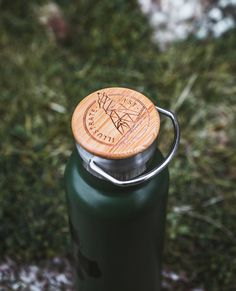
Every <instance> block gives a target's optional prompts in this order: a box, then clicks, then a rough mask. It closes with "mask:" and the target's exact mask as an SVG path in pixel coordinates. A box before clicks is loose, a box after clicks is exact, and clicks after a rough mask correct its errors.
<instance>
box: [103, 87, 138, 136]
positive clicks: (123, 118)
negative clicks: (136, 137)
mask: <svg viewBox="0 0 236 291" xmlns="http://www.w3.org/2000/svg"><path fill="white" fill-rule="evenodd" d="M97 94H98V104H99V108H102V109H103V110H104V111H105V113H106V114H107V115H108V116H109V117H110V119H111V121H112V123H113V124H114V126H115V127H116V129H117V130H118V131H119V132H120V133H121V134H122V135H124V134H125V133H126V132H127V131H129V130H130V129H131V128H132V127H133V125H134V124H135V122H136V121H137V119H138V117H139V116H140V115H141V113H142V111H143V110H144V108H142V109H141V110H139V111H138V112H137V110H132V109H130V108H127V107H126V106H124V105H123V104H120V103H116V102H115V101H114V100H112V99H111V98H110V97H108V95H107V94H106V93H100V92H99V93H97Z"/></svg>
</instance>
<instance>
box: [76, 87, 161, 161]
mask: <svg viewBox="0 0 236 291" xmlns="http://www.w3.org/2000/svg"><path fill="white" fill-rule="evenodd" d="M159 128H160V117H159V114H158V112H157V110H156V108H155V106H154V104H153V103H152V102H151V101H150V100H149V99H148V98H147V97H146V96H144V95H143V94H141V93H139V92H137V91H134V90H131V89H128V88H120V87H114V88H105V89H101V90H98V91H96V92H93V93H92V94H90V95H88V96H87V97H85V98H84V99H83V100H82V101H81V102H80V103H79V104H78V106H77V107H76V109H75V111H74V113H73V116H72V131H73V135H74V138H75V140H76V142H77V143H78V144H79V145H81V146H82V147H83V148H84V149H85V150H87V151H88V152H90V153H92V154H93V155H96V156H100V157H103V158H106V159H124V158H129V157H132V156H134V155H136V154H138V153H140V152H142V151H144V150H145V149H147V148H148V147H149V146H150V145H151V144H152V143H153V142H154V140H155V139H156V138H157V135H158V132H159Z"/></svg>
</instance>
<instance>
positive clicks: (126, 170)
mask: <svg viewBox="0 0 236 291" xmlns="http://www.w3.org/2000/svg"><path fill="white" fill-rule="evenodd" d="M76 147H77V150H78V153H79V155H80V157H81V158H82V160H83V165H84V167H85V169H86V170H87V171H88V172H90V173H91V174H92V175H94V176H96V177H99V176H98V174H97V173H95V172H94V171H93V170H92V169H91V168H90V167H89V161H90V160H91V159H92V158H94V157H95V160H96V163H97V164H98V165H99V166H100V167H101V168H102V169H103V170H104V171H106V172H107V173H108V174H110V175H111V176H113V177H114V178H116V179H119V180H122V181H125V180H129V179H132V178H135V177H137V176H139V175H141V174H142V173H143V172H145V171H146V169H147V165H148V163H149V161H150V160H151V158H152V157H153V155H154V153H155V150H156V142H154V143H153V144H152V145H151V146H150V147H148V148H147V149H146V150H144V151H143V152H141V153H139V154H137V155H135V156H133V157H130V158H126V159H105V158H102V157H98V156H94V155H92V154H91V153H89V152H88V151H86V150H85V149H84V148H83V147H81V146H80V145H79V144H76ZM100 178H101V177H100Z"/></svg>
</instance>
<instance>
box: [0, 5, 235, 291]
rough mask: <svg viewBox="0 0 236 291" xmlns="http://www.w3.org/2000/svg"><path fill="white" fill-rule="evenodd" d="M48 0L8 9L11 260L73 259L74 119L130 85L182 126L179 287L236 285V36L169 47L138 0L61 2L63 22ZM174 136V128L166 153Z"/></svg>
mask: <svg viewBox="0 0 236 291" xmlns="http://www.w3.org/2000/svg"><path fill="white" fill-rule="evenodd" d="M45 2H46V1H20V0H16V1H14V3H13V2H12V1H6V0H2V1H1V2H0V7H1V17H0V23H1V26H0V45H1V50H0V58H1V62H0V74H1V78H0V88H1V90H0V92H1V93H0V101H1V106H0V113H1V123H0V134H1V155H0V167H1V172H0V189H1V190H0V220H1V224H0V239H1V244H0V259H1V262H2V263H1V264H0V265H1V266H2V265H4V264H5V263H6V262H9V260H10V262H12V261H13V263H11V264H12V265H14V266H15V268H16V269H17V268H18V269H19V268H21V266H25V265H27V264H28V265H30V266H34V265H37V266H39V265H45V264H48V263H47V262H48V261H51V260H55V258H57V257H60V258H61V257H62V258H65V257H66V258H70V257H71V254H70V248H69V233H68V223H67V213H66V202H65V196H64V184H63V172H64V168H65V164H66V161H67V159H68V156H69V155H70V153H71V150H72V149H73V147H74V142H73V138H72V134H71V129H70V119H71V114H72V112H73V109H74V108H75V105H76V104H77V103H78V102H79V101H80V100H81V99H82V98H83V97H84V96H86V95H88V94H89V93H91V92H92V91H94V90H96V89H100V88H104V87H108V86H124V87H129V88H132V89H136V90H137V91H140V92H142V93H144V94H145V95H147V96H149V97H150V98H152V100H154V101H155V103H156V104H157V105H160V106H162V107H164V108H169V109H172V110H173V111H175V112H176V114H177V116H178V118H179V121H180V126H181V142H180V147H179V150H178V154H177V156H176V157H175V159H174V161H173V162H172V163H171V165H170V175H171V183H170V193H169V206H168V214H167V229H166V245H165V254H164V275H165V278H166V282H165V284H166V288H167V290H194V288H195V290H197V289H196V288H198V290H206V291H211V290H212V291H218V290H219V291H229V290H232V291H233V290H235V288H236V279H235V272H236V236H235V233H236V224H235V218H236V214H235V213H236V212H235V207H236V189H235V178H236V166H235V162H236V153H235V143H236V138H235V113H236V105H235V95H236V85H235V84H236V83H235V79H236V77H235V76H236V74H235V72H236V63H235V59H236V51H235V45H236V34H235V31H234V30H232V31H229V32H227V33H226V34H224V35H223V36H221V38H219V39H211V38H208V39H205V40H198V39H196V38H195V37H193V36H190V37H189V38H188V39H187V40H185V41H184V42H176V43H173V44H171V45H170V46H169V47H168V49H166V50H165V51H160V50H159V48H158V46H157V45H156V44H155V43H153V41H152V30H151V28H150V26H149V24H148V20H147V18H146V16H144V15H143V14H142V13H141V12H140V8H139V6H138V4H137V3H136V1H133V0H131V1H124V0H119V1H109V0H103V1H92V0H90V1H85V0H81V1H78V3H79V4H75V3H73V4H71V2H69V3H68V2H67V1H66V0H60V1H57V4H58V6H59V7H60V10H59V11H56V12H55V9H54V12H55V14H54V15H56V16H55V17H54V19H53V20H52V19H51V20H50V19H48V18H47V17H46V19H45V18H43V19H42V15H43V16H45V14H43V13H45V11H42V5H43V4H45ZM54 8H55V7H54ZM52 10H53V9H52ZM171 137H172V131H171V126H170V125H169V124H168V123H164V122H163V123H162V124H161V135H160V137H159V147H160V148H161V149H162V151H163V153H165V152H166V148H168V146H169V143H170V141H171ZM5 267H6V266H5ZM0 270H1V268H0ZM1 278H2V284H5V283H6V282H5V283H4V282H3V277H0V284H1ZM2 286H3V285H2ZM2 286H1V285H0V287H1V288H3V287H2ZM6 288H8V287H6ZM9 288H10V287H9ZM68 288H69V287H68ZM6 290H11V289H6ZM16 290H18V289H16ZM19 290H20V289H19ZM25 290H27V289H25ZM32 290H33V289H32ZM45 290H50V289H45ZM51 290H54V289H51ZM61 290H64V289H61ZM68 290H69V289H68Z"/></svg>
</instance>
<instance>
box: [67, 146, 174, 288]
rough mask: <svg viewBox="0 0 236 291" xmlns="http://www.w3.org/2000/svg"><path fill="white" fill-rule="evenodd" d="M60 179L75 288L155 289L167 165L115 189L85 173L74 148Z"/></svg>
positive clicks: (158, 278)
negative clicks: (138, 181)
mask: <svg viewBox="0 0 236 291" xmlns="http://www.w3.org/2000/svg"><path fill="white" fill-rule="evenodd" d="M162 160H163V157H162V155H161V153H160V152H159V151H158V150H157V152H156V154H155V158H154V161H153V163H155V164H156V163H157V162H161V161H162ZM65 180H66V192H67V202H68V212H69V221H70V228H71V234H72V240H73V248H74V256H75V260H76V262H77V263H76V266H75V270H76V277H77V280H76V281H77V289H76V290H78V291H160V290H161V257H162V249H163V240H164V228H165V218H166V204H167V196H168V180H169V175H168V169H165V170H164V171H163V172H162V173H160V174H159V175H157V176H156V177H155V178H153V179H152V180H150V181H148V182H146V183H143V184H141V185H138V186H132V187H126V188H121V187H118V186H115V185H112V184H111V183H109V182H106V181H104V180H101V179H98V178H96V177H94V176H93V175H91V174H90V173H88V172H87V171H86V170H85V169H84V167H83V165H82V161H81V159H80V157H79V155H78V153H77V151H76V150H75V151H74V152H73V154H72V155H71V157H70V159H69V162H68V164H67V168H66V173H65Z"/></svg>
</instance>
